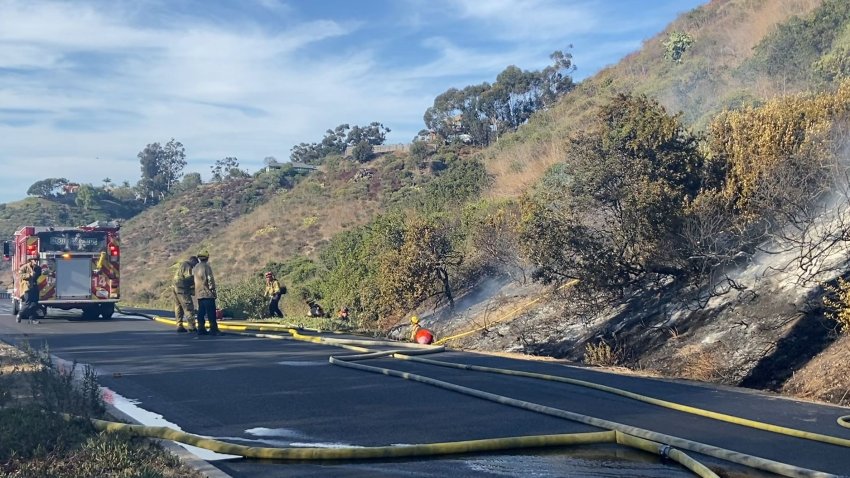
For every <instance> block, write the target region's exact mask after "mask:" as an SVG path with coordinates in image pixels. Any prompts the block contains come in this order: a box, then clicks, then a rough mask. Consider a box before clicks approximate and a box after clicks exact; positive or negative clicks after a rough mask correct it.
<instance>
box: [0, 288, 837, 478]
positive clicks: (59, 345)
mask: <svg viewBox="0 0 850 478" xmlns="http://www.w3.org/2000/svg"><path fill="white" fill-rule="evenodd" d="M6 307H7V306H6V305H5V304H2V305H0V339H2V340H4V341H7V342H10V343H20V342H22V341H28V342H29V343H30V345H31V346H33V347H41V346H42V345H44V344H46V345H47V346H48V347H49V350H50V351H51V353H52V354H54V355H56V356H58V357H61V358H62V359H65V360H69V361H77V362H78V363H81V364H91V365H92V366H93V367H94V368H95V370H96V371H97V372H98V374H99V377H100V378H99V381H100V382H101V385H102V386H105V387H108V388H109V389H111V390H113V391H115V392H116V393H118V394H120V395H122V396H124V397H127V398H129V399H132V400H134V401H135V402H136V403H138V405H139V406H140V407H142V408H143V409H145V410H147V411H149V412H152V413H155V414H158V415H161V416H162V417H164V418H165V419H166V420H167V421H169V422H172V423H175V424H177V425H179V426H180V427H181V428H182V429H183V430H185V431H187V432H191V433H196V434H199V435H204V436H210V437H215V438H220V439H226V440H228V441H232V442H234V443H242V444H248V445H255V446H379V445H392V444H412V443H431V442H447V441H458V440H471V439H481V438H495V437H509V436H520V435H538V434H549V433H574V432H585V431H597V430H596V429H594V428H593V427H589V426H586V425H582V424H577V423H574V422H570V421H566V420H563V419H558V418H554V417H549V416H544V415H540V414H536V413H533V412H529V411H525V410H520V409H516V408H512V407H508V406H505V405H499V404H496V403H492V402H488V401H483V400H480V399H477V398H473V397H469V396H465V395H460V394H457V393H454V392H451V391H447V390H442V389H438V388H435V387H432V386H429V385H425V384H420V383H415V382H411V381H408V380H403V379H399V378H395V377H388V376H384V375H379V374H372V373H367V372H361V371H356V370H351V369H346V368H341V367H336V366H333V365H330V364H329V363H328V357H329V356H330V355H345V354H347V353H350V352H348V351H344V350H342V349H339V348H336V347H328V346H324V345H317V344H310V343H304V342H297V341H293V340H283V341H281V340H270V339H260V338H251V337H240V336H234V335H227V336H223V337H209V338H207V337H205V338H200V339H198V338H194V337H193V336H192V335H191V334H177V333H175V332H174V330H173V329H172V328H169V327H167V326H165V325H162V324H158V323H155V322H151V321H148V320H139V319H135V318H130V317H123V316H118V317H116V318H115V319H113V320H111V321H90V322H89V321H81V320H73V319H74V318H75V317H74V316H73V315H70V314H68V313H60V316H57V317H51V318H48V319H46V320H43V321H42V322H41V323H40V324H38V325H30V324H27V323H23V324H16V323H15V321H14V319H13V317H12V316H10V315H3V314H4V313H5V314H8V309H7V308H6ZM52 312H53V311H52V310H51V313H52ZM431 358H437V359H439V360H444V361H455V362H459V363H471V364H480V365H487V366H494V367H502V368H510V369H515V370H528V371H535V372H540V373H548V374H553V375H560V376H568V377H572V378H578V379H582V380H588V381H594V382H598V383H603V384H606V385H611V386H615V387H618V388H623V389H627V390H630V391H634V392H637V393H641V394H646V395H650V396H654V397H658V398H663V399H666V400H670V401H675V402H680V403H685V404H688V405H693V406H698V407H703V408H708V409H711V410H716V411H719V412H723V413H729V414H733V415H738V416H742V417H746V418H751V419H754V420H760V421H766V422H770V423H775V424H778V425H784V426H789V427H793V428H799V429H804V430H810V431H814V432H818V433H824V434H830V435H834V436H840V437H843V438H848V439H850V430H847V429H843V428H841V427H838V426H837V425H836V424H835V419H836V418H837V417H838V416H841V415H846V414H850V410H848V409H846V408H841V407H834V406H827V405H818V404H812V403H808V402H800V401H795V400H789V399H784V398H780V397H777V396H774V395H768V394H763V393H758V392H753V391H748V390H737V389H728V388H722V387H713V386H707V385H701V384H693V383H684V382H676V381H668V380H657V379H647V378H640V377H635V376H623V375H617V374H611V373H604V372H599V371H595V370H589V369H583V368H578V367H571V366H567V365H565V364H562V363H558V362H532V361H522V360H514V359H508V358H501V357H493V356H485V355H475V354H468V353H457V352H447V353H443V354H440V355H439V356H436V357H435V356H431ZM366 363H367V364H368V365H375V366H382V367H388V368H392V369H396V370H404V371H409V372H413V373H417V374H421V375H425V376H428V377H432V378H437V379H440V380H444V381H447V382H451V383H457V384H460V385H464V386H467V387H472V388H476V389H480V390H484V391H488V392H492V393H497V394H500V395H506V396H509V397H512V398H517V399H521V400H527V401H530V402H534V403H539V404H542V405H547V406H551V407H556V408H560V409H564V410H570V411H574V412H578V413H583V414H587V415H591V416H594V417H599V418H604V419H608V420H612V421H616V422H620V423H625V424H629V425H635V426H640V427H643V428H647V429H651V430H654V431H658V432H661V433H667V434H670V435H675V436H679V437H683V438H687V439H691V440H694V441H699V442H703V443H707V444H711V445H716V446H720V447H724V448H728V449H734V450H736V451H739V452H742V453H747V454H752V455H756V456H760V457H764V458H768V459H772V460H776V461H781V462H786V463H791V464H794V465H796V466H801V467H805V468H811V469H815V470H819V471H824V472H828V473H834V474H839V475H840V474H847V473H848V472H850V451H848V450H847V449H846V448H841V447H837V446H833V445H826V444H818V443H814V442H810V441H805V440H800V439H796V438H788V437H784V436H780V435H776V434H772V433H767V432H760V431H756V430H751V429H745V428H742V427H739V426H736V425H729V424H723V423H720V422H717V421H714V420H709V419H705V418H700V417H695V416H692V415H685V414H681V413H678V412H674V411H670V410H666V409H661V408H658V407H655V406H652V405H647V404H642V403H639V402H635V401H633V400H629V399H626V398H622V397H617V396H613V395H610V394H606V393H603V392H598V391H593V390H589V389H586V388H582V387H575V386H570V385H566V384H560V383H550V382H541V381H537V380H531V379H527V378H521V377H506V376H500V375H493V374H486V373H480V372H469V371H459V370H453V369H447V368H442V367H434V366H431V365H423V364H417V363H409V362H403V361H398V360H393V359H381V360H370V361H368V362H366ZM691 455H694V454H693V453H691ZM213 463H214V465H215V466H216V467H218V468H219V469H221V470H222V471H224V472H226V473H228V474H230V475H231V476H234V477H267V476H378V477H380V476H417V477H420V476H421V477H436V476H470V477H478V476H531V475H534V476H543V477H548V476H553V477H554V476H612V477H625V476H628V477H667V476H669V477H680V476H681V477H685V476H691V475H690V473H689V472H686V471H685V470H683V469H681V468H679V467H678V466H676V465H671V464H667V463H662V462H661V461H660V460H659V459H657V458H655V457H651V456H648V455H646V454H642V453H638V452H633V451H629V450H624V449H622V448H616V447H608V446H595V447H585V448H582V449H569V450H555V451H553V450H535V451H527V452H520V453H497V454H484V455H474V456H458V457H448V458H446V457H441V458H435V459H406V460H372V461H366V462H343V463H340V462H325V463H303V462H302V463H273V462H267V461H256V460H241V459H237V460H223V461H215V462H213ZM708 463H709V464H710V465H712V464H717V463H718V462H717V461H716V460H711V459H709V460H708ZM753 476H767V475H765V474H759V473H755V474H754V475H753Z"/></svg>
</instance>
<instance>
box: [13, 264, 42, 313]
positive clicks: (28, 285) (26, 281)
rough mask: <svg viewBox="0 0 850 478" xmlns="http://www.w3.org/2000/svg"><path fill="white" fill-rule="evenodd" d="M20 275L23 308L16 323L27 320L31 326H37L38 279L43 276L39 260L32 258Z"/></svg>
mask: <svg viewBox="0 0 850 478" xmlns="http://www.w3.org/2000/svg"><path fill="white" fill-rule="evenodd" d="M18 275H19V276H20V278H21V284H20V289H21V302H22V303H23V305H22V306H21V310H20V312H18V316H17V317H16V319H15V320H16V321H17V322H18V323H21V321H22V320H23V319H27V320H29V321H30V323H31V324H37V323H38V320H34V318H35V317H38V316H37V315H36V310H38V308H39V305H38V299H39V297H38V296H39V289H38V278H39V277H40V276H41V266H39V265H38V258H37V257H33V256H30V257H29V259H28V260H27V263H26V264H24V265H22V266H21V268H20V269H18Z"/></svg>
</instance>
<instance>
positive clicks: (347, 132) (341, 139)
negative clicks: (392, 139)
mask: <svg viewBox="0 0 850 478" xmlns="http://www.w3.org/2000/svg"><path fill="white" fill-rule="evenodd" d="M389 132H390V129H389V128H387V127H386V126H384V125H383V124H381V123H379V122H377V121H373V122H372V123H369V125H367V126H357V125H355V126H354V127H351V126H350V125H348V124H341V125H339V126H337V127H336V128H334V129H332V130H331V129H329V130H327V131H326V132H325V137H324V138H322V141H321V142H319V143H300V144H298V145H296V146H293V147H292V151H291V152H290V155H289V159H290V160H292V161H293V162H297V163H307V164H321V163H322V162H323V161H324V159H325V158H326V157H328V156H331V155H334V154H339V155H341V154H343V153H344V152H345V149H346V148H348V147H355V146H357V145H358V144H361V143H364V144H365V145H371V146H377V145H379V144H384V141H385V140H386V137H387V133H389ZM362 148H365V146H363V147H362ZM370 154H371V153H370Z"/></svg>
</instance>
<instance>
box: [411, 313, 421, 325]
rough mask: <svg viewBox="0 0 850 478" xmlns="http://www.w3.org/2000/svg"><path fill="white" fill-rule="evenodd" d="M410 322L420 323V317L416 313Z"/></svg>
mask: <svg viewBox="0 0 850 478" xmlns="http://www.w3.org/2000/svg"><path fill="white" fill-rule="evenodd" d="M410 323H411V324H413V325H416V324H418V323H419V317H417V316H415V315H414V316H413V317H411V318H410Z"/></svg>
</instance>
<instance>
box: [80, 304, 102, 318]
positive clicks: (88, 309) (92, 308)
mask: <svg viewBox="0 0 850 478" xmlns="http://www.w3.org/2000/svg"><path fill="white" fill-rule="evenodd" d="M98 315H100V308H99V307H98V306H96V305H87V306H85V307H83V320H95V319H97V316H98Z"/></svg>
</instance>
